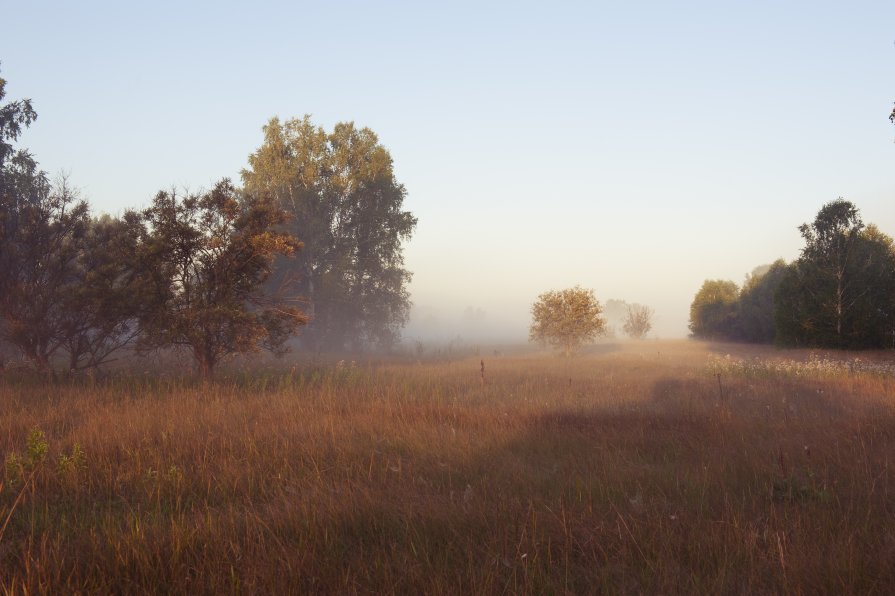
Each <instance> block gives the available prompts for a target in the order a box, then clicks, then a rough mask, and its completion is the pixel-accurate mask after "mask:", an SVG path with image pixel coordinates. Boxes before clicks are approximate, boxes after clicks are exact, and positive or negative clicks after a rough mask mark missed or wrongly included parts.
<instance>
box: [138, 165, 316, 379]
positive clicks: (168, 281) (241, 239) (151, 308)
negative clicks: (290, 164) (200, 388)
mask: <svg viewBox="0 0 895 596" xmlns="http://www.w3.org/2000/svg"><path fill="white" fill-rule="evenodd" d="M142 217H143V219H144V221H145V222H146V224H147V227H146V228H145V230H144V238H143V239H142V241H141V243H140V248H139V251H140V261H141V262H142V263H143V264H144V265H143V267H144V269H143V275H144V276H145V278H146V286H147V290H148V291H149V292H150V295H149V296H148V298H147V300H148V307H147V308H146V309H145V310H144V311H143V312H142V313H141V321H140V322H141V327H142V329H143V332H144V334H145V337H144V338H143V339H142V342H143V345H144V346H146V345H148V346H163V347H164V346H184V347H187V348H189V349H190V350H191V352H192V355H193V358H194V359H195V361H196V364H197V366H198V368H199V371H200V373H201V375H202V376H203V378H206V379H208V378H210V377H211V375H212V373H213V370H214V367H215V366H216V365H217V363H218V362H219V361H220V360H221V359H222V358H224V357H226V356H229V355H231V354H234V353H238V352H250V351H255V350H257V349H259V348H261V347H267V348H269V349H272V350H275V351H276V350H279V349H282V347H283V344H284V342H285V340H286V339H287V338H288V337H289V335H291V334H292V333H293V332H294V331H295V329H297V328H298V326H299V325H302V324H304V323H305V322H306V321H307V318H306V316H305V315H304V314H303V313H302V312H301V311H300V310H299V309H298V308H296V307H294V306H289V305H287V304H283V303H282V302H280V301H277V300H275V299H272V297H271V296H270V295H268V294H267V293H266V292H264V291H263V285H264V283H265V282H266V281H267V279H268V277H269V276H270V273H271V269H272V267H273V261H274V257H275V256H277V255H282V256H289V255H292V254H293V253H294V252H295V251H296V250H298V249H299V248H300V247H301V243H300V242H298V241H297V240H296V239H295V238H294V237H293V236H291V235H290V234H288V233H286V232H277V231H274V230H273V227H274V226H277V225H281V224H282V223H284V222H285V220H286V214H285V213H284V212H283V211H282V210H281V209H280V208H279V207H278V206H276V205H275V204H274V202H273V201H272V200H270V199H269V198H267V197H265V196H263V195H261V196H257V195H250V194H245V193H241V192H240V191H238V190H237V189H236V188H234V187H233V185H232V184H231V183H230V181H229V180H222V181H221V182H219V183H217V184H216V185H215V187H214V188H213V189H212V190H210V191H208V192H206V193H204V194H194V195H187V196H183V197H181V196H178V195H177V193H176V192H160V193H158V195H156V197H155V199H154V201H153V203H152V205H151V206H150V207H149V208H148V209H146V210H145V211H144V212H143V213H142Z"/></svg>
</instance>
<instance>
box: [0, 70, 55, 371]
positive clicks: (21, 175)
mask: <svg viewBox="0 0 895 596" xmlns="http://www.w3.org/2000/svg"><path fill="white" fill-rule="evenodd" d="M4 97H6V80H5V79H3V78H2V77H0V101H2V100H3V98H4ZM36 118H37V113H36V112H35V111H34V108H33V107H32V106H31V101H30V100H28V99H23V100H19V101H14V102H10V103H7V104H5V105H4V104H0V296H2V295H4V294H5V292H6V287H8V284H10V283H11V271H12V267H13V265H14V263H15V261H14V258H13V254H12V253H11V251H10V242H11V238H12V236H13V235H14V234H15V232H16V230H17V229H18V227H19V226H18V214H19V205H20V204H21V203H22V202H23V201H26V200H29V198H31V197H32V196H38V195H40V194H42V193H45V192H46V188H47V186H48V184H47V180H46V176H45V175H44V174H43V172H40V171H39V170H38V169H37V164H36V163H35V161H34V159H33V158H32V157H31V154H30V153H28V152H27V151H25V150H21V149H20V150H18V151H16V150H15V148H14V145H13V144H14V143H15V141H17V140H18V138H19V135H20V134H21V133H22V129H23V128H26V127H28V126H29V125H30V124H31V123H32V122H33V121H34V120H35V119H36ZM4 327H5V324H4V323H3V317H0V336H5V335H6V333H5V331H4ZM2 364H3V362H2V355H0V369H2Z"/></svg>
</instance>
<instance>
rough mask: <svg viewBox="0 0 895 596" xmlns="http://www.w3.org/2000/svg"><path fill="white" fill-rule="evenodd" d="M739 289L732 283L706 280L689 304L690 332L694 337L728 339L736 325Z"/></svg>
mask: <svg viewBox="0 0 895 596" xmlns="http://www.w3.org/2000/svg"><path fill="white" fill-rule="evenodd" d="M738 299H739V288H738V287H737V285H736V284H735V283H733V282H732V281H726V280H720V279H712V280H706V281H705V282H704V283H703V284H702V287H701V288H700V289H699V291H698V292H697V293H696V296H694V297H693V302H692V303H691V304H690V331H691V332H692V333H693V335H694V337H699V338H705V339H715V338H729V337H730V336H731V335H733V333H734V329H735V325H736V303H737V300H738Z"/></svg>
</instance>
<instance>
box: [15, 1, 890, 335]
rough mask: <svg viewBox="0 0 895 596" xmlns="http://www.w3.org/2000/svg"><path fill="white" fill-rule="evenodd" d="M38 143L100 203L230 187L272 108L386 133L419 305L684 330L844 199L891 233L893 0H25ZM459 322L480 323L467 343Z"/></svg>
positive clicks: (18, 63) (437, 314)
mask: <svg viewBox="0 0 895 596" xmlns="http://www.w3.org/2000/svg"><path fill="white" fill-rule="evenodd" d="M0 18H2V21H3V25H2V32H3V33H2V36H0V60H2V71H0V74H2V76H3V77H4V78H6V79H7V80H8V86H7V91H8V93H9V95H8V99H17V98H20V97H30V98H32V99H33V101H34V104H35V107H36V109H37V110H38V112H39V115H40V116H39V119H38V121H37V122H36V123H35V124H34V125H33V126H32V127H31V129H30V130H29V131H28V132H27V133H26V134H25V135H24V137H23V139H22V144H23V145H24V146H27V147H29V148H31V149H32V151H33V152H34V154H35V156H36V157H37V158H38V160H39V161H40V162H41V165H42V167H43V168H44V169H46V170H48V171H50V172H58V171H59V170H62V169H64V170H66V171H69V172H70V173H71V177H72V180H73V182H74V184H75V185H77V186H78V187H80V188H81V189H82V190H83V192H84V195H85V196H86V197H87V198H88V199H89V200H90V201H91V203H92V204H93V205H94V206H95V208H96V209H97V210H102V211H109V212H112V213H118V212H121V211H122V210H123V209H125V208H127V207H139V206H143V205H145V204H146V203H148V201H149V200H150V199H151V197H152V196H153V195H154V194H155V192H156V191H158V190H159V189H162V188H168V187H170V186H171V185H177V186H188V187H190V188H193V189H198V188H200V187H207V186H209V185H210V184H211V183H212V182H213V181H215V180H216V179H218V178H220V177H223V176H230V177H233V178H238V174H239V170H240V169H241V168H242V167H244V165H245V163H246V158H247V156H248V155H249V153H251V152H252V151H253V150H254V149H255V148H256V147H257V146H258V145H259V144H260V142H261V126H262V125H263V124H264V123H265V122H266V121H267V120H268V119H269V118H270V117H271V116H274V115H279V116H281V117H284V118H287V117H291V116H301V115H303V114H305V113H309V114H312V116H313V119H314V121H315V122H317V123H318V124H321V125H323V126H325V127H327V128H330V127H331V126H332V125H333V124H334V123H335V122H337V121H341V120H353V121H355V122H356V123H357V124H359V125H362V126H369V127H370V128H372V129H373V130H375V131H376V132H377V133H378V134H379V136H380V139H381V141H382V142H383V144H384V145H385V146H386V147H388V148H389V149H390V151H391V153H392V156H393V158H394V160H395V167H396V172H397V175H398V178H399V180H400V181H401V182H403V183H404V184H405V185H406V186H407V189H408V191H409V195H408V200H407V203H406V206H407V208H409V209H410V210H411V211H413V212H414V213H415V214H416V215H417V216H418V217H419V227H418V229H417V232H416V235H415V237H414V239H413V240H412V241H411V243H410V244H409V245H408V246H407V248H406V257H407V265H408V268H409V269H411V270H412V271H413V272H414V274H415V277H414V281H413V284H412V286H411V292H412V294H413V299H414V302H415V303H416V304H417V305H418V306H419V310H418V313H419V314H420V316H418V317H417V321H415V325H414V326H412V327H411V328H410V329H409V331H408V335H411V336H414V335H418V334H420V333H422V329H423V326H421V325H420V324H419V323H420V321H422V320H423V319H426V320H427V321H428V323H430V324H432V325H433V326H434V327H436V328H438V329H440V330H441V332H443V333H445V334H449V335H453V334H456V333H457V332H458V330H460V331H463V328H462V325H460V326H458V321H460V319H461V314H462V311H463V309H465V308H466V307H467V306H474V307H481V308H483V309H484V310H485V311H486V312H487V316H486V324H487V326H488V328H489V329H494V330H498V329H499V330H501V331H503V332H506V333H509V334H515V335H516V336H518V337H524V336H525V334H526V332H527V323H528V307H529V305H530V304H531V302H532V301H533V300H534V299H535V297H536V296H537V294H539V293H540V292H542V291H544V290H547V289H552V288H560V287H566V286H570V285H575V284H581V285H583V286H586V287H591V288H594V289H595V290H596V292H597V296H598V297H599V298H601V299H604V300H605V299H609V298H620V299H625V300H628V301H636V302H641V303H645V304H649V305H652V306H653V307H654V308H655V309H656V319H657V320H656V332H657V334H658V335H660V336H663V337H672V336H683V335H685V334H686V322H687V316H688V312H687V309H688V306H689V303H690V301H691V299H692V297H693V294H694V293H695V292H696V291H697V290H698V288H699V286H700V285H701V283H702V281H703V280H704V279H706V278H719V277H720V278H729V279H733V280H734V281H737V282H741V281H742V279H743V276H744V275H745V274H746V273H747V272H748V271H750V270H751V269H752V268H753V267H755V266H757V265H760V264H763V263H767V262H770V261H772V260H774V259H775V258H777V257H783V258H785V259H787V260H791V259H793V258H795V257H796V256H797V255H798V250H799V248H800V246H801V241H800V238H799V235H798V232H797V230H796V227H797V226H798V225H799V224H800V223H802V222H804V221H809V220H811V219H812V218H813V216H814V214H815V213H816V212H817V210H818V208H819V207H820V206H821V205H822V204H823V203H824V202H826V201H830V200H832V199H835V198H836V197H838V196H843V197H845V198H848V199H850V200H852V201H854V202H855V203H856V204H857V205H858V207H859V208H861V210H862V213H863V215H864V219H865V221H868V222H871V221H872V222H875V223H877V224H878V225H879V226H880V227H881V228H882V229H883V230H884V231H886V232H888V233H889V234H895V201H893V198H895V177H893V174H895V168H893V166H895V142H893V141H895V127H893V126H891V125H890V124H889V123H888V121H887V119H886V117H887V115H888V113H889V112H890V111H891V107H892V102H893V101H895V84H893V82H895V77H893V74H895V45H893V42H895V28H893V27H892V25H893V23H895V3H893V2H850V3H845V2H723V1H713V2H625V3H621V2H611V3H610V2H591V3H556V2H554V3H550V4H547V3H543V4H536V3H528V2H512V3H499V4H498V3H492V4H489V5H486V6H482V5H480V4H478V3H472V2H468V3H453V4H452V5H450V6H439V7H436V6H426V5H425V4H423V3H410V2H408V3H386V2H379V3H343V4H336V3H322V2H314V3H307V4H305V5H303V4H301V3H283V4H277V3H265V2H255V3H247V2H241V3H238V4H237V3H234V4H230V3H221V2H215V3H210V2H209V3H198V2H197V3H165V2H153V3H151V4H148V3H147V4H146V5H144V6H142V7H133V6H130V5H129V3H123V2H114V3H113V2H109V3H97V2H77V3H74V2H60V3H47V2H39V1H38V2H29V3H16V4H12V5H10V4H9V3H7V5H6V6H5V7H4V8H3V9H2V11H0ZM466 331H467V332H468V333H471V331H469V330H466Z"/></svg>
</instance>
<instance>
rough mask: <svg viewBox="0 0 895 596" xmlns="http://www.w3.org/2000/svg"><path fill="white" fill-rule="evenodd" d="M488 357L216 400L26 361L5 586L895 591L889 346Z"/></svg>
mask: <svg viewBox="0 0 895 596" xmlns="http://www.w3.org/2000/svg"><path fill="white" fill-rule="evenodd" d="M503 353H504V354H506V353H507V351H506V350H503ZM482 354H484V361H485V370H486V372H485V378H484V383H483V382H482V379H481V375H480V360H482V358H483V356H482V355H469V356H468V357H457V356H456V355H455V356H454V357H453V359H449V358H448V357H447V356H446V355H442V356H443V359H441V360H431V361H417V360H411V359H408V360H407V361H401V360H400V359H399V360H392V361H389V362H382V361H380V362H374V361H366V360H363V359H362V358H361V359H358V360H357V362H355V363H352V362H351V361H350V360H346V361H343V362H341V363H338V362H335V360H333V361H332V363H330V364H326V363H320V362H317V363H301V364H298V365H296V366H295V367H294V368H292V367H289V366H286V365H274V366H271V367H261V368H259V367H257V366H255V367H252V368H247V369H246V370H231V371H224V372H223V374H222V376H221V378H220V379H219V380H218V381H217V382H216V383H214V384H210V385H208V384H205V385H203V384H201V383H197V382H192V381H189V380H184V379H180V378H177V377H175V376H168V375H159V374H157V373H155V372H150V373H148V374H144V372H143V371H139V372H140V374H139V375H138V374H136V372H133V373H128V372H124V371H121V372H119V373H116V374H114V375H111V376H110V377H109V378H105V379H102V380H96V379H77V380H57V381H55V382H53V383H48V382H46V381H43V380H37V379H31V378H28V377H27V376H26V375H20V374H19V373H17V372H14V373H7V375H6V377H5V378H3V379H2V380H0V454H2V455H3V456H4V457H5V458H6V470H5V476H4V485H3V488H2V492H0V524H3V525H2V526H0V588H2V590H3V591H4V592H16V593H18V592H25V591H29V592H35V593H62V592H72V591H81V592H101V593H110V592H115V593H122V592H125V593H132V592H164V593H186V592H189V593H228V592H242V593H271V592H277V593H283V592H302V593H307V592H314V593H321V592H323V593H342V594H344V593H371V592H373V593H400V594H408V593H424V592H425V593H447V594H456V593H513V594H515V593H532V594H541V593H575V594H582V593H601V592H602V593H736V594H760V593H781V592H793V593H854V592H886V591H888V590H891V586H893V585H895V483H893V480H895V477H893V474H895V471H893V469H892V466H891V465H890V464H891V462H890V459H891V458H892V456H893V454H895V400H893V396H895V373H893V370H895V369H893V368H892V365H891V364H890V363H891V362H892V361H893V360H895V355H893V354H892V353H874V354H867V353H861V354H853V353H852V354H849V353H832V354H831V353H823V354H821V353H818V354H812V353H810V352H805V351H783V350H775V349H772V348H756V347H744V346H736V345H729V344H724V345H721V344H709V343H700V342H693V341H678V342H653V341H645V342H640V343H619V344H604V345H600V346H597V347H594V348H592V349H591V350H589V351H588V352H586V353H584V354H581V355H579V356H578V357H576V358H572V359H564V358H558V357H555V356H553V355H550V354H536V353H526V352H518V353H514V354H512V355H500V356H495V355H493V354H494V353H493V352H492V351H487V352H485V351H483V352H482ZM856 357H857V358H859V360H857V361H856V360H855V358H856Z"/></svg>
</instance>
